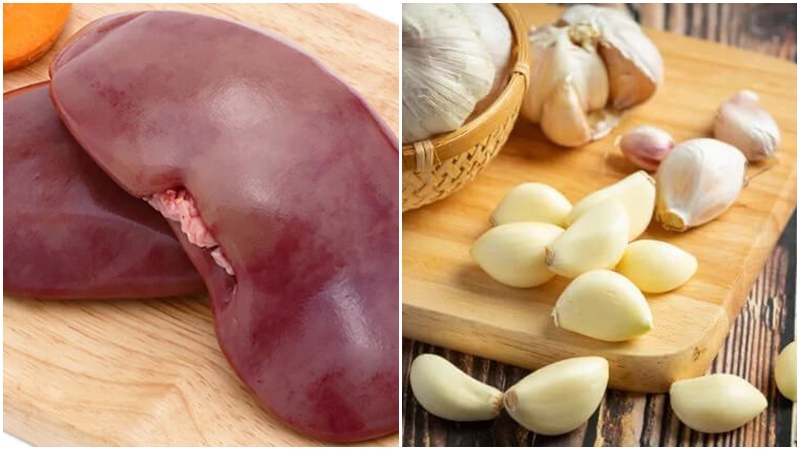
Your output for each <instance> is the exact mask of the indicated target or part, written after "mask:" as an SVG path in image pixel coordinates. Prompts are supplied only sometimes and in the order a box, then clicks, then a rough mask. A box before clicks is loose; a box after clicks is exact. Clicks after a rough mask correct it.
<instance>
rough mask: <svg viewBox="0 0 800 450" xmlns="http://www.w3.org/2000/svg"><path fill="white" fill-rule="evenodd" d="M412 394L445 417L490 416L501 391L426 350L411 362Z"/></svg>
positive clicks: (495, 412) (495, 411)
mask: <svg viewBox="0 0 800 450" xmlns="http://www.w3.org/2000/svg"><path fill="white" fill-rule="evenodd" d="M409 380H410V382H411V389H412V390H413V391H414V397H416V398H417V401H418V402H419V403H420V404H421V405H422V406H423V407H424V408H425V409H426V410H427V411H428V412H429V413H431V414H433V415H435V416H438V417H441V418H443V419H448V420H457V421H462V422H466V421H475V420H489V419H494V418H495V417H497V415H498V414H499V413H500V409H501V408H502V406H503V393H502V392H500V391H499V390H498V389H495V388H493V387H491V386H489V385H486V384H483V383H481V382H480V381H478V380H476V379H474V378H472V377H470V376H469V375H467V374H466V373H464V372H462V371H461V370H459V369H458V367H456V366H454V365H453V364H451V363H450V362H449V361H447V360H446V359H444V358H442V357H441V356H438V355H434V354H430V353H426V354H423V355H419V356H417V357H416V359H414V362H412V363H411V372H410V374H409Z"/></svg>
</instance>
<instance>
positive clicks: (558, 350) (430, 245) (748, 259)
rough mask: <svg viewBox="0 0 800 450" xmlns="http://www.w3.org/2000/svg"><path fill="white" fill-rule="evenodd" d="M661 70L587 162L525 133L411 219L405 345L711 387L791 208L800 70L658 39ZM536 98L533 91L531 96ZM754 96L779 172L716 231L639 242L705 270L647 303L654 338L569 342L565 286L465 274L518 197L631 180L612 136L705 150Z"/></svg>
mask: <svg viewBox="0 0 800 450" xmlns="http://www.w3.org/2000/svg"><path fill="white" fill-rule="evenodd" d="M518 9H519V10H520V12H521V13H522V14H523V16H524V17H525V19H526V21H527V22H528V23H532V24H543V23H547V22H550V21H552V20H554V19H555V18H556V17H557V16H558V14H559V10H558V9H557V8H554V7H549V6H544V5H519V6H518ZM648 34H649V35H650V36H651V37H652V39H653V41H654V42H655V43H656V45H657V46H658V48H659V49H660V50H661V53H662V55H663V57H664V60H665V67H666V80H665V83H664V85H663V87H662V88H661V89H660V90H659V91H658V93H657V94H656V96H655V97H654V98H653V99H651V100H650V101H649V102H648V103H646V104H645V105H643V106H641V107H639V108H637V109H636V110H634V111H632V112H630V113H629V114H628V115H627V117H626V118H625V119H624V120H623V121H622V123H621V125H620V127H619V128H618V129H617V130H616V131H615V132H613V133H612V134H611V135H610V136H608V137H606V138H605V139H603V140H602V141H599V142H597V143H593V144H591V145H588V146H585V147H583V148H577V149H563V148H558V147H555V146H553V145H551V144H548V143H547V142H546V141H545V140H544V138H543V136H542V135H541V133H540V132H539V130H538V129H537V127H536V126H534V125H531V124H529V123H525V121H524V119H520V121H519V122H518V123H517V125H516V128H515V130H514V132H513V134H512V135H511V138H510V139H509V141H508V143H507V144H506V146H505V148H504V149H503V150H502V152H501V153H500V155H499V156H498V157H497V158H496V159H495V160H494V161H493V162H492V163H491V164H490V165H489V166H488V167H487V168H486V169H485V170H484V171H483V172H482V173H481V174H480V175H478V177H477V178H476V179H475V181H474V182H472V183H471V184H469V185H468V186H467V187H466V188H464V189H463V190H462V191H460V192H458V193H456V194H454V195H453V196H451V197H450V198H448V199H446V200H444V201H441V202H439V203H436V204H433V205H430V206H429V207H426V208H423V209H421V210H417V211H413V212H407V213H405V214H404V215H403V290H402V292H403V335H404V336H405V337H409V338H413V339H417V340H420V341H424V342H428V343H432V344H436V345H439V346H443V347H449V348H453V349H456V350H459V351H462V352H466V353H472V354H476V355H479V356H482V357H486V358H491V359H495V360H498V361H502V362H505V363H509V364H515V365H519V366H522V367H527V368H531V369H534V368H537V367H540V366H542V365H544V364H547V363H550V362H553V361H556V360H560V359H563V358H568V357H572V356H578V355H600V356H604V357H606V358H607V359H608V360H609V362H610V364H611V385H612V386H613V387H616V388H620V389H625V390H632V391H644V392H664V391H666V390H667V389H668V387H669V384H670V383H671V382H672V381H674V380H676V379H680V378H686V377H691V376H696V375H699V374H701V373H703V372H704V371H705V370H706V369H707V368H708V367H709V365H710V363H711V361H712V359H713V358H714V356H715V355H716V353H717V351H718V349H719V347H720V345H721V343H722V342H723V340H724V338H725V336H726V334H727V332H728V329H729V327H730V325H731V323H732V322H733V320H734V319H735V317H736V315H737V314H738V312H739V310H740V308H741V306H742V304H743V303H744V301H745V298H746V296H747V293H748V291H749V289H750V287H751V285H752V284H753V282H754V281H755V280H756V278H757V276H758V273H759V271H760V270H761V268H762V267H763V264H764V261H765V259H766V257H767V256H768V255H769V252H770V250H771V249H772V247H773V246H774V244H775V242H776V240H777V239H778V237H779V235H780V232H781V230H782V229H783V227H784V225H785V224H786V221H787V220H788V218H789V216H790V214H791V212H792V210H793V209H794V208H795V204H796V189H797V165H796V141H797V118H796V110H797V92H796V82H797V69H796V66H795V65H793V64H791V63H788V62H785V61H781V60H777V59H774V58H770V57H766V56H762V55H758V54H755V53H751V52H746V51H742V50H737V49H733V48H730V47H726V46H723V45H719V44H714V43H709V42H704V41H699V40H695V39H691V38H686V37H681V36H677V35H674V34H667V33H662V32H650V31H648ZM534 88H535V87H534ZM743 88H748V89H753V90H755V91H756V92H758V93H759V94H760V95H761V99H762V102H763V104H764V105H765V107H766V108H767V109H768V110H769V111H770V112H771V113H772V114H773V115H774V116H775V118H776V120H777V121H778V123H779V125H780V127H781V131H782V133H783V138H782V143H781V147H780V149H779V156H778V158H777V159H776V160H775V161H772V162H770V163H766V164H760V165H755V166H752V167H750V168H749V170H748V176H753V175H755V174H756V173H758V172H759V171H761V170H763V169H766V170H765V171H764V172H763V173H761V174H759V175H758V176H755V177H754V178H753V179H752V180H751V181H750V182H749V184H748V185H747V187H746V188H745V189H744V191H743V192H742V194H741V196H740V197H739V199H738V200H737V201H736V204H735V205H734V206H733V207H732V208H731V210H730V211H728V212H727V213H726V214H725V215H724V216H722V217H721V218H720V219H719V220H717V221H715V222H713V223H711V224H709V225H707V226H704V227H701V228H697V229H695V230H692V231H690V232H687V233H683V234H679V233H669V232H666V231H663V230H661V229H660V227H659V226H658V225H657V224H651V226H650V228H649V229H648V231H647V232H646V234H645V235H644V236H643V237H645V238H654V239H661V240H666V241H668V242H671V243H674V244H675V245H678V246H680V247H682V248H684V249H686V250H688V251H690V252H691V253H693V254H694V255H695V256H697V258H698V260H699V270H698V272H697V274H696V275H695V277H694V278H693V279H692V280H691V282H690V283H688V284H687V285H685V286H684V287H682V288H680V289H679V290H676V291H674V292H672V293H669V294H663V295H648V299H649V303H650V306H651V309H652V311H653V316H654V322H655V326H654V329H653V330H652V331H651V332H650V333H649V334H647V335H645V336H644V337H642V338H640V339H637V340H634V341H631V342H627V343H617V344H614V343H604V342H600V341H596V340H592V339H589V338H586V337H582V336H579V335H577V334H573V333H570V332H567V331H564V330H561V329H559V328H557V327H555V325H554V324H553V321H552V318H551V317H550V313H551V310H552V306H553V304H554V303H555V301H556V299H557V298H558V295H559V294H560V293H561V292H562V291H563V290H564V288H565V286H566V285H567V283H568V280H566V279H562V278H556V279H555V280H553V281H551V282H550V283H548V284H546V285H544V286H542V287H539V288H533V289H513V288H508V287H505V286H502V285H500V284H499V283H497V282H495V281H493V280H492V279H491V278H489V276H488V275H486V274H485V273H483V272H482V271H481V270H480V268H478V266H477V265H476V264H475V263H473V262H472V261H471V260H470V256H469V248H470V246H471V244H472V242H474V241H475V239H477V238H478V236H480V235H481V234H482V233H483V232H485V231H486V230H487V229H489V227H490V224H489V221H488V217H489V214H490V213H491V211H492V209H493V208H494V206H495V205H496V204H497V203H498V202H499V200H500V199H501V198H502V196H503V195H504V194H505V192H507V191H508V190H509V189H510V188H511V187H513V186H514V185H516V184H518V183H521V182H525V181H538V182H544V183H548V184H550V185H552V186H554V187H556V188H557V189H559V190H561V191H562V192H563V193H564V194H565V195H566V196H567V197H568V198H569V199H570V200H571V201H573V203H574V202H577V201H578V200H580V199H581V198H582V197H583V196H585V195H586V194H588V193H590V192H592V191H594V190H596V189H598V188H600V187H603V186H605V185H608V184H611V183H613V182H615V181H617V180H619V179H621V178H623V177H624V176H625V175H627V174H629V173H632V172H633V171H635V167H634V166H633V165H631V164H629V163H628V162H626V161H625V160H624V158H623V157H622V156H621V154H620V153H619V150H618V149H615V148H613V142H614V140H615V139H616V137H617V136H619V135H620V134H622V133H624V132H625V131H626V130H629V129H631V128H633V127H635V126H637V125H641V124H652V125H656V126H659V127H662V128H664V129H665V130H667V131H669V132H670V133H672V135H673V136H674V137H675V138H676V140H677V141H683V140H686V139H689V138H693V137H701V136H709V135H710V133H711V128H712V127H711V126H712V121H713V118H714V113H715V111H716V109H717V107H718V106H719V104H720V103H721V102H722V101H723V100H724V99H726V98H727V97H729V96H730V95H732V94H733V93H734V92H736V91H737V90H739V89H743Z"/></svg>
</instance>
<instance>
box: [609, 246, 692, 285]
mask: <svg viewBox="0 0 800 450" xmlns="http://www.w3.org/2000/svg"><path fill="white" fill-rule="evenodd" d="M615 270H616V271H617V272H619V273H620V274H622V275H624V276H625V277H627V278H628V279H629V280H631V281H632V282H633V284H635V285H636V287H638V288H639V289H640V290H641V291H642V292H648V293H654V294H658V293H661V292H667V291H671V290H673V289H676V288H678V287H680V286H682V285H683V284H684V283H686V282H687V281H689V279H691V278H692V276H693V275H694V273H695V272H696V271H697V258H695V257H694V256H692V254H691V253H689V252H687V251H684V250H682V249H680V248H678V247H676V246H674V245H672V244H668V243H666V242H661V241H654V240H649V239H642V240H639V241H635V242H631V243H630V244H628V247H627V248H626V249H625V254H624V255H622V259H621V260H620V262H619V264H617V267H616V269H615Z"/></svg>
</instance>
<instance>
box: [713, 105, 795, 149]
mask: <svg viewBox="0 0 800 450" xmlns="http://www.w3.org/2000/svg"><path fill="white" fill-rule="evenodd" d="M714 137H715V138H717V139H719V140H720V141H723V142H727V143H728V144H731V145H733V146H734V147H736V148H738V149H739V150H740V151H741V152H742V153H744V155H745V157H747V160H748V161H761V160H762V159H766V158H770V157H772V156H773V154H774V153H775V150H777V149H778V145H779V144H780V140H781V130H780V129H779V128H778V124H777V123H776V122H775V119H773V118H772V116H771V115H770V114H769V113H768V112H767V110H765V109H764V108H763V107H761V105H759V104H758V95H757V94H756V93H755V92H752V91H741V92H738V93H736V94H735V95H734V96H733V97H731V98H729V99H728V100H726V101H725V102H724V103H723V104H722V105H721V106H720V107H719V111H717V116H716V118H715V119H714Z"/></svg>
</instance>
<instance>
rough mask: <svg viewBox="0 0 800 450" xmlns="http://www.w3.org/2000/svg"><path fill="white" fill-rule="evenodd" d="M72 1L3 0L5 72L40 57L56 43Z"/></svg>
mask: <svg viewBox="0 0 800 450" xmlns="http://www.w3.org/2000/svg"><path fill="white" fill-rule="evenodd" d="M71 6H72V4H71V3H49V4H45V3H37V4H33V3H3V72H8V71H9V70H14V69H17V68H19V67H22V66H27V65H28V64H30V63H32V62H34V61H36V60H37V59H39V58H40V57H41V56H42V55H44V54H45V53H47V51H48V50H50V48H51V47H52V46H53V44H55V42H56V40H57V39H58V36H59V35H60V34H61V30H63V29H64V24H65V23H66V22H67V17H68V16H69V10H70V7H71Z"/></svg>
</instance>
